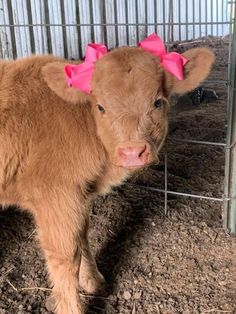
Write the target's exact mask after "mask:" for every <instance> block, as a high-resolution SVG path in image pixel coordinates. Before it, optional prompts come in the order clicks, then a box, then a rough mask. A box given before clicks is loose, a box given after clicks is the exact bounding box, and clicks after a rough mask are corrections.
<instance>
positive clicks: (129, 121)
mask: <svg viewBox="0 0 236 314" xmlns="http://www.w3.org/2000/svg"><path fill="white" fill-rule="evenodd" d="M183 55H184V56H185V57H186V58H187V59H188V60H189V62H188V63H187V64H186V65H185V67H184V80H182V81H180V80H178V79H177V78H175V77H174V76H173V75H171V74H170V73H168V72H166V71H165V70H164V69H163V67H162V66H161V64H160V60H159V58H158V57H155V56H153V55H152V54H150V53H149V52H146V51H144V50H143V49H142V48H131V47H125V48H117V49H115V50H114V51H112V52H110V53H108V54H107V55H105V56H104V57H102V58H101V59H100V60H99V61H97V62H96V64H95V71H94V73H93V78H92V82H91V88H92V92H91V94H88V95H86V94H84V93H82V92H81V91H79V90H76V89H75V88H74V87H68V86H67V84H66V77H65V73H64V66H65V64H63V63H61V62H55V63H51V64H49V65H47V66H46V67H45V68H44V69H43V75H44V78H45V80H46V82H47V83H48V85H49V87H50V88H51V89H52V90H53V91H54V92H56V93H57V94H58V95H59V96H60V97H61V98H63V99H64V100H66V101H69V102H73V103H76V102H80V101H83V100H89V101H90V102H91V103H92V114H93V115H94V118H95V121H96V126H97V135H98V136H99V138H100V140H101V141H102V143H103V145H104V146H105V148H106V151H107V153H108V155H109V158H110V161H111V163H112V164H114V165H116V166H119V167H125V168H130V169H135V168H137V167H140V166H143V165H146V164H149V163H150V162H153V161H157V160H158V151H159V150H160V148H161V146H162V144H163V141H164V139H165V136H166V134H167V128H168V121H167V113H168V108H169V104H168V98H169V96H170V95H171V94H172V93H177V94H183V93H185V92H187V91H190V90H192V89H194V88H195V87H196V86H197V85H199V83H200V82H201V81H202V80H204V79H205V77H206V76H207V75H208V73H209V71H210V68H211V65H212V63H213V61H214V55H213V54H212V52H211V51H210V50H208V49H205V48H195V49H191V50H189V51H187V52H185V53H184V54H183Z"/></svg>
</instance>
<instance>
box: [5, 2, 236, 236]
mask: <svg viewBox="0 0 236 314" xmlns="http://www.w3.org/2000/svg"><path fill="white" fill-rule="evenodd" d="M235 7H236V6H235V1H233V0H232V1H228V0H73V1H72V0H64V1H63V0H44V1H43V0H31V1H30V0H9V1H8V0H0V57H2V58H5V59H12V58H17V57H22V56H26V55H30V54H32V53H37V54H43V53H53V54H55V55H59V56H63V57H66V58H74V59H78V58H81V57H83V56H84V49H85V47H86V44H87V43H89V42H91V41H92V42H103V43H105V44H106V45H107V46H108V47H109V48H113V47H116V46H121V45H136V44H137V42H138V41H139V40H141V39H143V38H144V37H146V36H147V35H148V34H150V33H151V32H157V33H158V35H159V36H160V37H162V39H163V40H164V41H165V42H166V44H167V48H168V49H169V48H170V47H171V44H172V43H173V42H175V41H179V42H181V41H186V40H192V39H196V38H200V39H201V38H202V37H203V36H209V35H212V36H225V35H227V34H229V36H230V38H229V64H228V66H229V75H228V79H227V80H214V81H208V83H213V84H215V85H217V84H220V85H224V86H228V87H227V88H228V102H227V104H228V106H227V108H228V128H227V142H226V143H223V142H222V143H221V142H219V143H218V142H212V141H198V140H195V139H191V140H190V139H176V138H175V139H174V140H175V141H179V142H184V143H186V144H188V145H199V144H200V145H213V146H216V147H220V148H222V149H223V150H225V153H226V164H225V188H224V195H222V197H209V196H207V195H198V194H191V193H183V192H177V191H172V190H169V189H168V156H167V154H165V170H164V173H165V183H164V189H157V188H154V187H144V188H148V189H151V190H153V191H157V192H161V193H163V194H164V197H165V212H167V207H168V195H177V196H181V197H193V198H197V199H205V200H209V201H215V202H222V203H223V204H224V226H225V227H226V228H228V229H229V230H230V232H235V231H236V201H235V199H236V188H235V187H234V185H236V184H235V182H236V178H235V175H236V171H235V169H234V168H235V167H236V153H235V143H236V127H235V121H234V120H235V119H234V118H233V117H235V116H236V104H235V103H236V99H235V91H236V85H235V59H236V47H235V45H236V26H235V16H236V14H235V10H236V8H235ZM172 140H173V139H172ZM169 141H171V139H169ZM234 165H235V166H234Z"/></svg>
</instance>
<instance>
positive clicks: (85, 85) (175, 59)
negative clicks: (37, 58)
mask: <svg viewBox="0 0 236 314" xmlns="http://www.w3.org/2000/svg"><path fill="white" fill-rule="evenodd" d="M138 47H141V48H143V49H144V50H146V51H148V52H150V53H151V54H153V55H155V56H157V57H159V58H160V60H161V66H162V67H163V68H164V69H165V70H166V71H168V72H170V73H171V74H173V75H174V76H176V77H177V78H178V79H179V80H183V78H184V75H183V67H184V65H185V64H186V63H187V62H188V59H186V58H185V57H183V56H182V55H180V54H179V53H177V52H170V53H166V49H165V46H164V44H163V42H162V41H161V39H160V38H159V37H158V36H157V35H156V34H155V33H153V34H151V35H150V36H148V37H147V38H145V39H144V40H143V41H141V42H139V43H138ZM107 53H108V50H107V47H106V46H104V45H100V44H89V45H88V46H87V49H86V53H85V61H84V62H83V63H80V64H78V65H72V64H68V65H66V67H65V73H66V76H67V83H68V85H69V86H73V87H76V88H78V89H80V90H81V91H83V92H85V93H90V92H91V87H90V82H91V80H92V76H93V72H94V63H95V61H97V60H99V59H100V58H101V57H103V56H104V55H105V54H107Z"/></svg>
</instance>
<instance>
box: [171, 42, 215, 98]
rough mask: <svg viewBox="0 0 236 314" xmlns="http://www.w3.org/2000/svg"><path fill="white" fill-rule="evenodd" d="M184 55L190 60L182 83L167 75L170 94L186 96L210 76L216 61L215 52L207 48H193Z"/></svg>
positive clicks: (185, 68) (185, 67)
mask: <svg viewBox="0 0 236 314" xmlns="http://www.w3.org/2000/svg"><path fill="white" fill-rule="evenodd" d="M182 55H183V56H184V57H186V58H187V59H188V60H189V61H188V63H187V64H186V65H185V66H184V79H183V80H182V81H180V80H178V79H177V78H176V77H174V76H172V75H171V74H169V73H167V80H166V82H167V85H169V86H168V87H169V88H168V89H170V93H176V94H184V93H186V92H189V91H191V90H193V89H194V88H196V87H197V86H198V85H199V84H200V83H201V82H202V81H203V80H204V79H205V78H206V77H207V76H208V74H209V72H210V70H211V67H212V64H213V62H214V61H215V56H214V54H213V52H212V51H211V50H209V49H207V48H193V49H190V50H188V51H186V52H184V53H183V54H182Z"/></svg>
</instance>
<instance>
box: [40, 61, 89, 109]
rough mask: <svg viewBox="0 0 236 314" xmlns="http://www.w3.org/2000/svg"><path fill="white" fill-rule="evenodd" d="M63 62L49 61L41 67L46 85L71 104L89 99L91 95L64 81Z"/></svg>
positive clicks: (64, 64)
mask: <svg viewBox="0 0 236 314" xmlns="http://www.w3.org/2000/svg"><path fill="white" fill-rule="evenodd" d="M66 65H67V63H65V62H59V61H56V62H51V63H48V64H46V65H45V66H44V67H43V68H42V75H43V78H44V80H45V82H46V83H47V85H48V87H49V88H50V89H51V90H52V91H53V92H54V93H55V94H57V95H58V96H59V97H61V98H62V99H63V100H64V101H66V102H70V103H73V104H76V103H79V102H86V101H89V100H90V98H91V97H92V96H91V95H90V94H86V93H84V92H82V91H80V90H79V89H77V88H74V87H70V86H68V84H67V81H66V74H65V70H64V69H65V66H66Z"/></svg>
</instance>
